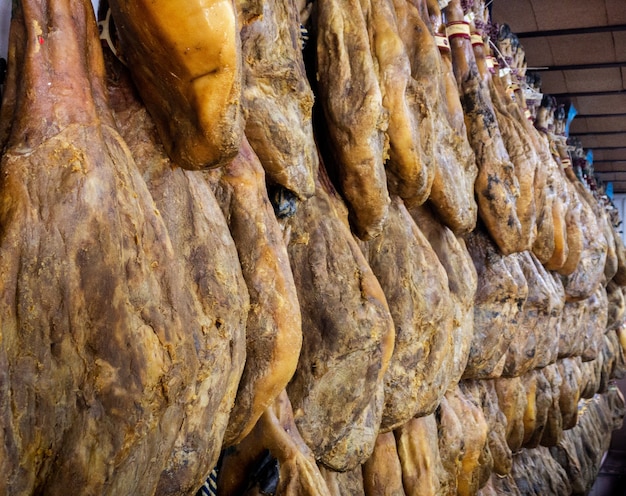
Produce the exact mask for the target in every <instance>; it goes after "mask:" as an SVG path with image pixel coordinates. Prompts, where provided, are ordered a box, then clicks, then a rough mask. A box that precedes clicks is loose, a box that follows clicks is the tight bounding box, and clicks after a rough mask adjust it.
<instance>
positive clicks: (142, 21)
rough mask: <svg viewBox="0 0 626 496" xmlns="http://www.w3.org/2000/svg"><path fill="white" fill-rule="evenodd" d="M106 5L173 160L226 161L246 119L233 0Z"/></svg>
mask: <svg viewBox="0 0 626 496" xmlns="http://www.w3.org/2000/svg"><path fill="white" fill-rule="evenodd" d="M109 4H110V7H111V12H112V15H113V18H114V20H115V26H116V29H117V32H118V35H119V39H120V43H121V46H122V53H123V57H124V59H125V60H126V62H127V64H128V67H129V69H130V71H131V73H132V75H133V80H134V81H135V84H136V85H137V89H138V91H139V93H140V94H141V98H142V100H143V102H144V103H145V105H146V107H147V109H148V111H149V112H150V114H151V115H152V118H153V119H154V122H155V124H156V127H157V130H158V132H159V136H160V138H161V141H162V143H163V146H164V147H165V150H166V151H167V153H168V155H169V156H170V158H171V159H172V161H173V162H174V163H175V164H176V165H178V166H180V167H184V168H186V169H192V170H197V169H204V168H207V167H218V166H220V165H223V164H225V163H227V162H228V161H229V160H231V159H232V158H233V157H234V156H235V155H236V154H237V151H238V150H239V144H240V142H241V138H242V136H243V126H244V119H243V113H242V109H241V81H242V72H241V71H242V62H241V42H240V39H239V26H238V25H237V23H238V21H237V12H236V9H235V6H234V2H233V0H195V1H168V0H157V1H152V0H150V1H148V0H141V1H133V2H131V1H128V0H111V1H110V2H109Z"/></svg>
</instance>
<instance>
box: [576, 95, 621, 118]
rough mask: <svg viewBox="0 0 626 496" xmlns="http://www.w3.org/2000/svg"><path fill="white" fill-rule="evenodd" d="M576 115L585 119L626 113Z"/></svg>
mask: <svg viewBox="0 0 626 496" xmlns="http://www.w3.org/2000/svg"><path fill="white" fill-rule="evenodd" d="M567 94H568V95H569V94H570V93H567ZM594 94H595V93H594ZM576 117H579V118H584V119H595V118H598V117H626V113H621V114H576Z"/></svg>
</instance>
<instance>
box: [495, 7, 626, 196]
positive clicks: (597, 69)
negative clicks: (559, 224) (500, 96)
mask: <svg viewBox="0 0 626 496" xmlns="http://www.w3.org/2000/svg"><path fill="white" fill-rule="evenodd" d="M492 19H493V21H495V22H497V23H499V24H504V23H506V24H508V25H509V26H510V27H511V30H512V31H513V32H514V33H515V34H516V35H517V36H518V38H519V40H520V43H521V45H522V47H523V48H524V51H525V53H526V62H527V64H528V67H529V68H537V70H536V72H538V73H539V75H540V76H541V79H542V86H541V88H542V92H543V93H544V94H550V95H553V96H555V97H557V99H558V101H560V102H564V103H571V104H573V105H574V108H575V109H576V110H577V112H578V114H577V116H576V117H575V118H574V121H573V122H572V124H571V126H570V133H569V134H570V136H577V137H578V138H579V139H580V141H581V142H582V144H583V146H584V147H585V148H586V149H591V150H592V151H593V167H594V169H595V172H596V176H597V177H598V178H599V179H601V180H602V181H604V182H611V183H612V184H613V191H614V192H615V193H625V192H626V1H625V0H567V1H565V2H564V1H563V0H493V5H492Z"/></svg>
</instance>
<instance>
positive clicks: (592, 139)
mask: <svg viewBox="0 0 626 496" xmlns="http://www.w3.org/2000/svg"><path fill="white" fill-rule="evenodd" d="M578 138H579V139H580V141H581V142H582V144H583V146H584V147H585V148H617V147H624V148H626V132H624V133H620V134H589V135H581V136H578Z"/></svg>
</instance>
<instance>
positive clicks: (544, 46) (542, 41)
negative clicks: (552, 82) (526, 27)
mask: <svg viewBox="0 0 626 496" xmlns="http://www.w3.org/2000/svg"><path fill="white" fill-rule="evenodd" d="M521 41H522V47H523V48H524V53H525V54H526V62H528V61H529V60H532V66H533V67H540V66H552V65H556V62H555V59H554V57H553V56H552V49H551V47H550V42H549V41H548V38H545V37H540V38H526V39H524V40H521ZM529 65H530V64H529Z"/></svg>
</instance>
